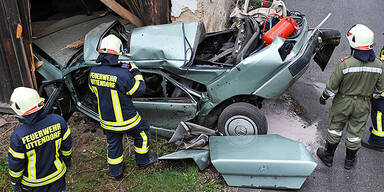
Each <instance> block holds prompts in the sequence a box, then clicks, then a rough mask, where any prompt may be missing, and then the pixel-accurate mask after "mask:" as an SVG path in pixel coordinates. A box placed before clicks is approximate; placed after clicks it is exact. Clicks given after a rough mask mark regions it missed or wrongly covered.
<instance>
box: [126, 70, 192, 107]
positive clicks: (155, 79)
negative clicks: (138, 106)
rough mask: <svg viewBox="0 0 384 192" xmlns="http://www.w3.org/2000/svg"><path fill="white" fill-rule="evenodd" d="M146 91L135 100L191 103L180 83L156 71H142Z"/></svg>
mask: <svg viewBox="0 0 384 192" xmlns="http://www.w3.org/2000/svg"><path fill="white" fill-rule="evenodd" d="M142 75H143V77H144V81H145V84H146V90H145V93H144V94H143V95H142V96H141V97H137V98H133V100H134V101H148V102H177V103H191V99H190V97H189V95H188V94H187V93H186V92H185V91H184V90H182V89H180V88H179V86H178V85H176V84H174V83H172V82H171V81H169V80H168V79H167V78H165V77H163V76H161V75H160V74H155V73H142Z"/></svg>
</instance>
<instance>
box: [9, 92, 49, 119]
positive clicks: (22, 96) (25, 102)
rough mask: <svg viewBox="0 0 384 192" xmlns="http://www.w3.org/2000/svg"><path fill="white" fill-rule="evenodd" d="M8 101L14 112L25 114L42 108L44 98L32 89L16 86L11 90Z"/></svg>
mask: <svg viewBox="0 0 384 192" xmlns="http://www.w3.org/2000/svg"><path fill="white" fill-rule="evenodd" d="M9 103H10V107H11V108H12V109H13V111H15V113H16V114H18V115H21V116H25V115H29V114H32V113H34V112H36V111H38V110H40V109H41V108H43V106H44V99H43V98H41V97H40V96H39V94H38V93H37V91H36V90H34V89H31V88H27V87H18V88H16V89H15V90H13V93H12V95H11V101H10V102H9Z"/></svg>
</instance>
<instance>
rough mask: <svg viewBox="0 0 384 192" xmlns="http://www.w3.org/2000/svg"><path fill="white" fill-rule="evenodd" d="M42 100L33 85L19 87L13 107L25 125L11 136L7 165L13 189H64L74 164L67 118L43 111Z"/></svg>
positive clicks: (37, 190) (40, 190) (16, 90)
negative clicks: (30, 86) (67, 174)
mask: <svg viewBox="0 0 384 192" xmlns="http://www.w3.org/2000/svg"><path fill="white" fill-rule="evenodd" d="M43 106H44V102H43V99H42V98H40V96H39V94H38V93H37V92H36V91H35V90H34V89H31V88H26V87H19V88H16V89H15V90H14V91H13V93H12V95H11V101H10V107H11V108H12V109H13V110H14V111H15V112H16V114H17V115H19V116H21V117H20V122H22V123H23V124H22V125H21V126H20V127H18V128H16V129H15V130H14V132H13V133H12V135H11V139H10V146H9V150H8V152H9V153H8V168H9V175H10V177H11V187H12V189H13V190H14V191H36V192H44V191H55V192H56V191H64V190H65V173H66V172H67V171H68V170H69V169H70V167H71V154H72V141H71V130H70V129H69V127H68V126H67V124H66V123H65V120H64V119H63V118H62V117H61V116H59V115H56V114H46V113H45V112H44V110H42V108H43Z"/></svg>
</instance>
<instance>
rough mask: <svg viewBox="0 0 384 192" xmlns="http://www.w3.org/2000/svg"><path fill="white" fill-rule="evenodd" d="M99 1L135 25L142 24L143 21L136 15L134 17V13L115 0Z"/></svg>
mask: <svg viewBox="0 0 384 192" xmlns="http://www.w3.org/2000/svg"><path fill="white" fill-rule="evenodd" d="M100 1H101V2H102V3H104V4H105V5H106V6H107V7H109V8H110V9H112V10H113V11H114V12H115V13H116V14H118V15H120V17H122V18H124V19H126V20H128V21H130V22H131V23H132V24H134V25H135V26H136V27H142V26H143V22H142V21H141V20H140V19H139V18H138V17H136V15H134V14H132V13H131V12H129V11H128V10H127V9H125V8H124V7H123V6H121V5H120V4H119V3H118V2H116V1H115V0H100Z"/></svg>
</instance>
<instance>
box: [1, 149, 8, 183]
mask: <svg viewBox="0 0 384 192" xmlns="http://www.w3.org/2000/svg"><path fill="white" fill-rule="evenodd" d="M7 160H8V159H7V158H6V157H1V158H0V189H5V187H6V185H7V183H8V182H9V179H8V162H7Z"/></svg>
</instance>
